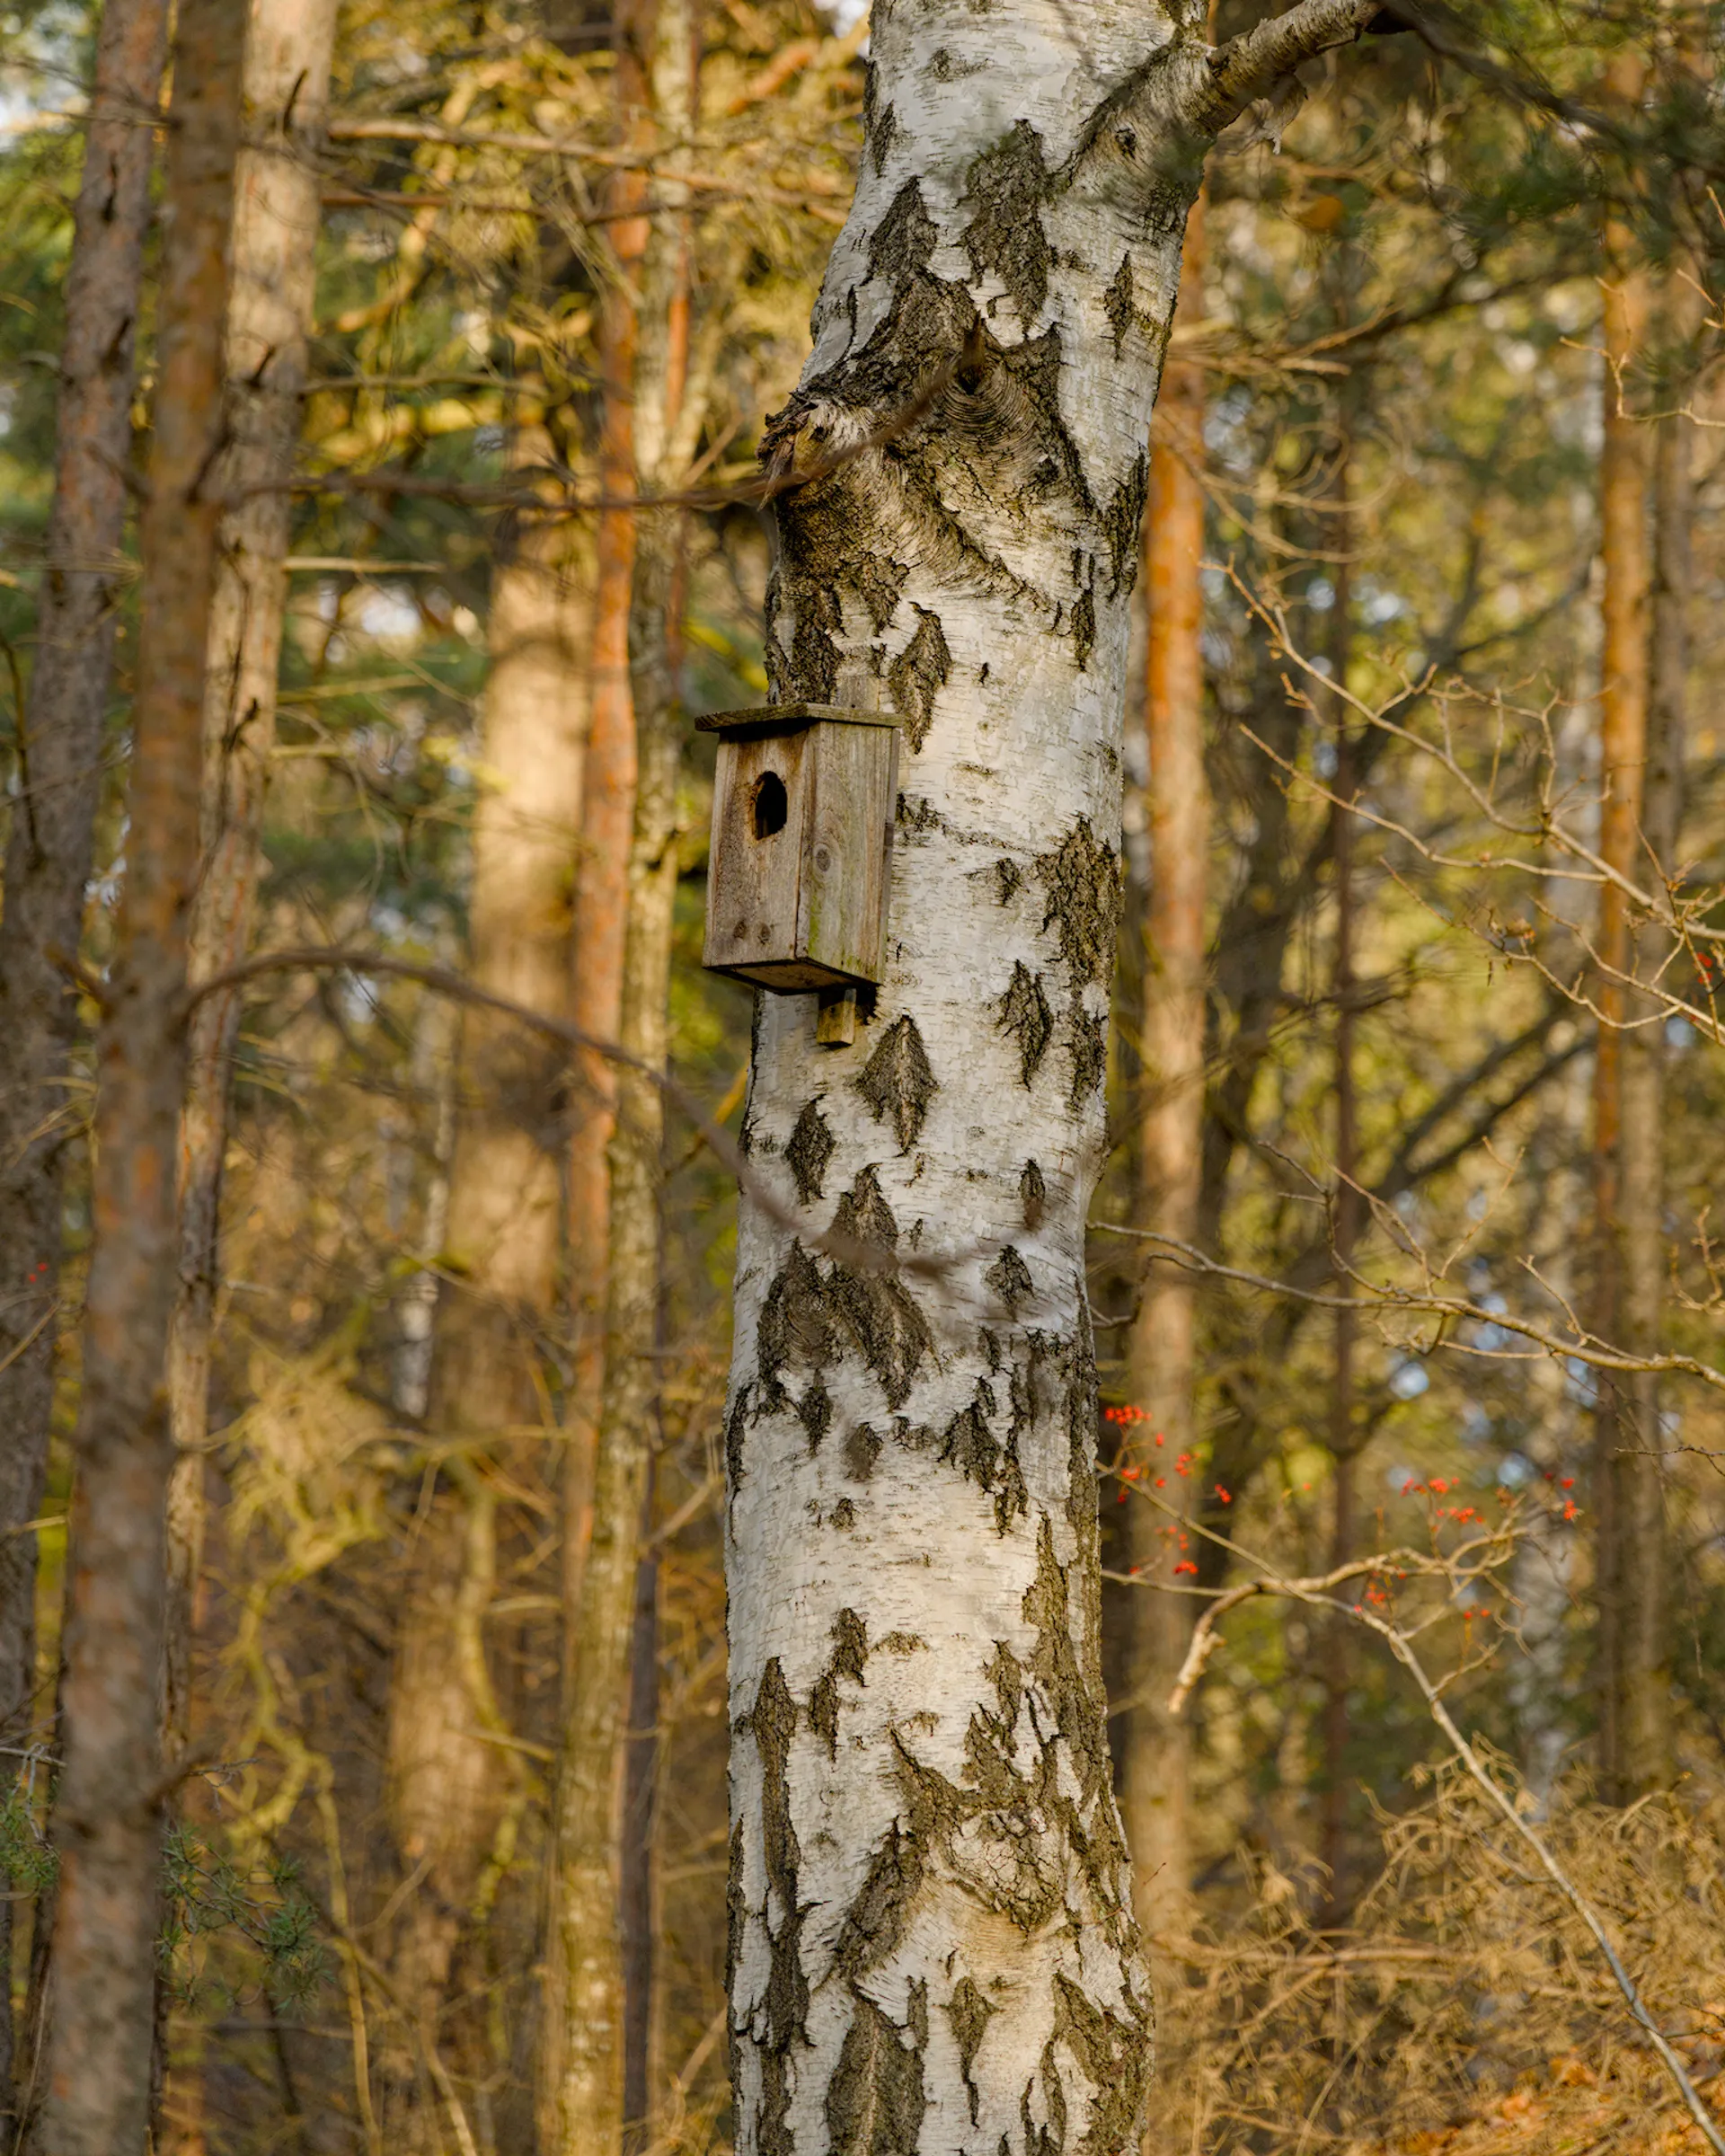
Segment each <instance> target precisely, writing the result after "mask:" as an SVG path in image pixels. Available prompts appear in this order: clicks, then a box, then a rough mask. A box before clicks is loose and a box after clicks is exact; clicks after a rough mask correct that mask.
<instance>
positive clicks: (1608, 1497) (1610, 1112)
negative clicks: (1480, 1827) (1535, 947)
mask: <svg viewBox="0 0 1725 2156" xmlns="http://www.w3.org/2000/svg"><path fill="white" fill-rule="evenodd" d="M1608 80H1609V84H1610V87H1611V89H1612V91H1613V92H1614V94H1615V95H1616V96H1617V97H1618V98H1619V99H1621V100H1622V101H1623V102H1624V103H1625V104H1628V105H1633V104H1635V103H1637V102H1639V100H1640V96H1641V83H1642V68H1641V61H1640V58H1639V57H1638V56H1636V55H1635V54H1633V53H1625V54H1624V55H1623V56H1621V57H1619V58H1618V59H1616V60H1614V62H1613V64H1612V66H1611V69H1610V71H1609V77H1608ZM1633 250H1634V239H1633V235H1632V234H1631V233H1629V232H1628V231H1627V230H1626V229H1625V228H1623V226H1621V225H1617V224H1616V223H1613V224H1612V225H1610V226H1609V227H1608V229H1607V232H1606V254H1607V261H1608V269H1607V279H1606V287H1605V294H1606V304H1605V347H1606V375H1605V446H1604V450H1603V452H1602V454H1601V457H1600V465H1599V514H1600V541H1599V543H1600V552H1601V557H1602V561H1603V567H1604V577H1605V585H1604V596H1603V602H1602V613H1603V623H1602V630H1603V636H1602V649H1601V654H1600V676H1601V678H1600V690H1599V785H1600V815H1599V851H1600V855H1601V858H1602V859H1603V860H1604V861H1605V862H1606V864H1607V865H1608V866H1609V867H1611V868H1614V869H1616V870H1620V871H1621V872H1623V874H1625V875H1628V876H1630V877H1632V878H1633V877H1635V876H1636V875H1637V874H1638V873H1639V872H1640V871H1641V869H1642V866H1643V864H1642V862H1641V795H1642V784H1643V778H1644V773H1645V764H1646V759H1647V670H1648V586H1649V563H1648V535H1647V482H1648V459H1647V448H1648V442H1649V435H1648V430H1647V429H1646V428H1645V426H1643V424H1642V423H1641V421H1640V420H1637V419H1636V418H1634V417H1633V415H1632V412H1631V411H1629V410H1628V408H1627V407H1628V387H1627V376H1628V375H1629V372H1630V370H1631V369H1632V367H1634V366H1635V365H1636V364H1637V363H1638V362H1639V361H1640V360H1641V358H1643V357H1644V352H1643V346H1644V343H1645V339H1646V333H1647V317H1648V288H1647V278H1646V273H1645V271H1644V270H1641V269H1640V268H1639V267H1638V266H1636V265H1635V263H1634V261H1633ZM1594 948H1595V950H1596V953H1597V959H1598V975H1597V990H1596V1001H1597V1005H1598V1011H1599V1022H1598V1045H1597V1049H1596V1052H1595V1064H1594V1126H1593V1154H1594V1212H1595V1219H1594V1261H1595V1278H1594V1288H1593V1295H1594V1314H1593V1328H1594V1330H1595V1331H1596V1332H1597V1333H1598V1334H1599V1335H1601V1336H1602V1337H1603V1338H1605V1339H1617V1337H1618V1335H1619V1331H1620V1329H1621V1327H1622V1324H1623V1318H1624V1314H1625V1313H1624V1309H1623V1295H1624V1277H1623V1276H1624V1251H1623V1227H1624V1224H1623V1216H1622V1211H1621V1206H1622V1200H1623V1188H1624V1185H1623V1157H1622V1143H1623V1043H1624V1038H1625V1036H1624V1033H1623V1022H1624V1020H1625V1018H1626V1017H1628V1016H1629V1015H1630V1014H1631V1013H1630V1004H1631V1000H1632V999H1631V995H1630V992H1629V990H1628V989H1627V988H1626V986H1625V985H1624V983H1625V979H1626V977H1627V976H1628V975H1629V973H1630V971H1631V968H1632V960H1633V950H1634V942H1633V937H1632V931H1631V923H1630V918H1629V912H1628V908H1627V906H1626V905H1625V903H1624V900H1623V895H1622V893H1621V892H1620V891H1619V890H1618V889H1617V888H1616V887H1615V886H1614V885H1613V884H1610V883H1606V884H1602V885H1601V886H1600V890H1599V915H1598V922H1597V928H1596V931H1595V939H1594ZM1598 1386H1599V1397H1598V1403H1597V1414H1596V1417H1595V1436H1594V1443H1595V1455H1594V1458H1595V1468H1594V1509H1595V1513H1596V1551H1597V1556H1596V1575H1597V1577H1596V1588H1595V1594H1596V1599H1597V1604H1598V1613H1599V1614H1598V1639H1597V1686H1598V1701H1599V1766H1600V1773H1601V1779H1602V1780H1603V1782H1604V1785H1605V1788H1606V1791H1607V1793H1608V1794H1610V1795H1612V1796H1614V1797H1622V1796H1626V1795H1628V1794H1629V1793H1630V1791H1631V1789H1632V1786H1633V1776H1632V1772H1631V1763H1630V1760H1629V1756H1628V1738H1627V1720H1626V1718H1628V1717H1630V1716H1632V1715H1633V1714H1635V1713H1636V1712H1637V1711H1638V1708H1637V1705H1636V1702H1635V1701H1633V1699H1632V1687H1633V1683H1634V1674H1633V1662H1632V1656H1631V1654H1630V1652H1629V1630H1630V1621H1629V1609H1628V1604H1629V1602H1630V1601H1631V1600H1632V1597H1633V1596H1634V1595H1635V1593H1636V1588H1635V1585H1634V1582H1633V1579H1632V1570H1633V1567H1634V1563H1635V1551H1634V1543H1633V1536H1632V1532H1631V1529H1632V1522H1631V1521H1630V1520H1626V1519H1625V1517H1624V1500H1625V1498H1628V1499H1629V1501H1630V1504H1631V1506H1633V1502H1634V1499H1633V1497H1632V1494H1631V1486H1632V1483H1633V1480H1634V1462H1633V1460H1632V1457H1631V1456H1630V1455H1631V1454H1632V1451H1633V1448H1634V1446H1635V1445H1636V1443H1637V1442H1638V1441H1637V1439H1636V1437H1635V1436H1634V1433H1633V1430H1632V1427H1631V1419H1630V1416H1631V1409H1630V1401H1629V1399H1628V1394H1627V1390H1626V1389H1625V1388H1623V1387H1621V1386H1620V1385H1619V1384H1618V1383H1617V1382H1616V1381H1615V1380H1614V1379H1613V1378H1611V1377H1609V1376H1608V1375H1605V1374H1601V1376H1600V1378H1599V1380H1598Z"/></svg>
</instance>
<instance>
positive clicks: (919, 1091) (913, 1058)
mask: <svg viewBox="0 0 1725 2156" xmlns="http://www.w3.org/2000/svg"><path fill="white" fill-rule="evenodd" d="M854 1084H855V1086H856V1090H857V1091H858V1092H859V1093H861V1094H862V1098H863V1099H864V1100H866V1101H867V1102H868V1104H869V1109H870V1112H871V1114H872V1115H873V1117H874V1119H875V1121H876V1122H877V1123H884V1122H890V1123H891V1125H892V1127H893V1131H894V1133H895V1135H897V1137H898V1150H899V1152H900V1153H908V1152H909V1151H910V1149H911V1147H912V1146H913V1145H914V1144H916V1139H917V1135H918V1134H919V1133H920V1132H921V1130H922V1127H923V1123H924V1118H926V1117H927V1114H928V1104H929V1102H930V1101H931V1100H933V1097H934V1095H935V1094H936V1092H938V1091H939V1090H940V1088H939V1085H938V1083H937V1082H936V1080H935V1076H934V1074H933V1071H932V1070H930V1068H929V1065H928V1051H927V1050H926V1049H925V1048H924V1046H923V1037H922V1035H921V1034H920V1033H919V1032H918V1031H917V1030H916V1020H915V1019H914V1018H912V1017H911V1015H910V1013H909V1012H906V1013H905V1014H904V1016H903V1017H901V1018H898V1019H895V1020H894V1021H893V1023H892V1024H891V1025H890V1026H889V1028H888V1029H887V1031H886V1033H885V1035H884V1037H883V1038H882V1039H881V1041H880V1046H879V1047H877V1048H876V1049H875V1051H874V1053H873V1055H872V1056H870V1058H869V1060H868V1062H867V1064H866V1065H864V1067H863V1069H862V1074H861V1075H860V1076H859V1077H858V1078H856V1079H855V1080H854Z"/></svg>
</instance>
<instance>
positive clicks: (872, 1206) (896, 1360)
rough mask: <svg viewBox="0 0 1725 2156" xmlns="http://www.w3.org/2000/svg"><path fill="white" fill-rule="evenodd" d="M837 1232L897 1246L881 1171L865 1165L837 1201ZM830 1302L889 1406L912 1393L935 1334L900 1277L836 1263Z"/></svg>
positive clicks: (890, 1247) (891, 1247) (899, 1403)
mask: <svg viewBox="0 0 1725 2156" xmlns="http://www.w3.org/2000/svg"><path fill="white" fill-rule="evenodd" d="M833 1233H834V1234H835V1235H845V1236H848V1237H850V1238H851V1239H852V1240H854V1241H857V1242H868V1243H874V1244H877V1245H878V1246H879V1247H880V1249H882V1250H896V1249H897V1248H898V1222H897V1221H896V1220H894V1218H893V1216H892V1208H891V1206H889V1205H888V1203H887V1201H886V1198H885V1197H883V1196H882V1194H881V1189H880V1172H879V1171H878V1170H876V1169H875V1168H873V1167H869V1168H865V1169H863V1170H862V1173H861V1174H860V1175H859V1176H858V1177H857V1179H856V1181H855V1182H854V1184H853V1185H852V1187H851V1188H850V1189H849V1190H847V1191H846V1192H845V1196H844V1197H842V1198H840V1200H839V1201H838V1209H837V1211H836V1213H835V1214H834V1215H833ZM831 1294H832V1302H833V1306H834V1308H835V1309H836V1311H837V1312H838V1313H839V1315H840V1317H841V1318H842V1319H843V1320H844V1321H845V1329H846V1330H847V1331H848V1332H849V1333H850V1336H851V1338H852V1339H853V1340H854V1341H855V1343H856V1346H857V1347H858V1348H859V1350H860V1351H861V1353H862V1359H863V1361H864V1362H865V1363H867V1365H868V1366H869V1368H870V1370H871V1372H872V1373H873V1374H874V1376H875V1378H876V1379H877V1380H878V1381H879V1383H880V1389H881V1391H882V1392H885V1394H886V1396H887V1404H888V1406H889V1407H893V1408H898V1407H902V1406H903V1405H904V1403H905V1401H907V1399H908V1398H909V1397H910V1389H911V1387H912V1385H913V1384H914V1383H916V1373H917V1371H918V1370H919V1369H920V1368H921V1367H922V1363H923V1357H924V1356H925V1355H927V1354H929V1353H930V1352H931V1351H932V1350H933V1345H934V1342H933V1335H932V1334H931V1333H930V1331H929V1330H928V1325H927V1322H926V1321H925V1320H924V1316H923V1313H922V1312H921V1311H920V1310H918V1308H917V1307H916V1303H915V1302H914V1301H913V1300H912V1299H911V1296H910V1294H909V1293H908V1291H907V1289H906V1287H905V1286H904V1284H903V1282H902V1281H899V1280H895V1279H892V1278H889V1277H887V1276H885V1275H883V1274H880V1273H876V1272H871V1271H869V1270H867V1269H866V1268H862V1267H856V1268H852V1267H849V1266H844V1265H835V1266H834V1268H833V1272H832V1284H831Z"/></svg>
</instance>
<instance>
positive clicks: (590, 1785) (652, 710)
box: [554, 0, 698, 2156]
mask: <svg viewBox="0 0 1725 2156" xmlns="http://www.w3.org/2000/svg"><path fill="white" fill-rule="evenodd" d="M630 32H631V36H632V43H633V49H634V53H635V56H636V57H635V65H636V66H639V67H641V70H642V75H643V78H644V86H645V88H646V90H647V92H648V93H649V95H650V100H651V108H652V112H653V118H654V125H655V130H656V132H657V133H658V134H659V136H662V137H663V138H664V141H665V142H666V144H667V145H671V144H677V143H682V142H686V141H687V139H688V137H689V136H690V134H691V133H692V131H693V126H692V123H693V112H692V99H691V81H690V74H691V56H692V53H693V49H694V30H693V15H692V11H691V8H690V5H689V4H688V0H657V4H655V5H654V6H653V7H652V8H651V9H650V10H642V11H641V13H640V14H638V15H637V16H636V17H635V18H634V19H633V21H632V24H631V25H630ZM667 167H668V171H667V172H665V173H661V175H660V177H659V181H658V182H657V183H656V190H655V191H656V193H658V195H659V198H660V199H661V200H663V201H668V203H669V204H670V206H671V207H672V208H675V206H676V197H675V194H674V192H673V191H672V190H674V188H675V181H673V180H671V179H670V178H669V177H668V172H674V170H675V158H674V157H668V160H667ZM640 290H641V309H640V314H639V317H638V322H637V335H636V345H635V350H634V354H633V362H634V364H633V376H632V381H633V393H632V413H633V421H634V428H633V450H634V455H635V459H636V467H635V472H632V473H631V479H630V488H631V490H633V489H634V487H635V486H637V485H640V486H641V487H642V488H649V487H653V488H662V487H664V486H665V484H666V483H667V482H668V481H669V480H670V479H671V478H672V476H673V475H674V473H676V472H677V470H678V469H679V468H680V467H681V465H683V464H686V462H687V459H688V455H689V453H690V451H691V450H692V447H693V438H692V437H693V429H694V423H695V420H696V418H697V417H698V415H694V414H692V413H690V412H688V411H682V410H679V408H678V407H679V402H680V398H681V392H682V384H683V382H684V379H685V376H686V357H687V349H686V340H687V333H688V311H687V306H686V300H685V297H684V295H685V293H686V260H685V255H684V249H683V241H682V234H681V231H680V229H679V226H678V225H677V221H676V219H675V218H674V217H663V216H662V217H661V218H659V220H657V221H656V223H655V225H654V227H653V231H652V234H651V237H650V241H649V243H648V244H647V245H646V246H645V248H644V249H643V251H642V254H641V270H640ZM636 473H639V478H637V477H636ZM677 547H678V534H677V524H676V521H675V519H673V518H670V517H654V518H652V519H650V520H643V523H642V526H641V530H640V532H639V535H638V537H637V541H636V546H635V554H634V562H633V570H634V574H633V587H632V607H631V619H630V638H629V641H630V653H629V656H630V660H631V672H630V702H631V706H632V711H633V714H634V731H635V739H636V744H637V755H636V787H635V801H634V820H633V831H632V841H631V845H630V850H629V854H628V863H627V865H628V884H627V888H626V893H625V899H626V923H627V927H626V937H625V946H624V972H623V983H622V1003H621V1009H620V1012H619V1019H618V1032H619V1038H620V1039H621V1041H622V1044H623V1046H624V1047H625V1048H627V1049H628V1050H629V1051H630V1053H631V1054H632V1056H637V1057H639V1058H640V1059H641V1062H642V1063H643V1064H645V1065H647V1066H648V1068H649V1069H650V1070H655V1071H658V1070H663V1068H664V1067H665V1064H666V1058H667V1053H668V994H669V986H670V962H671V929H672V917H673V912H674V908H675V904H676V897H677V865H678V846H677V837H678V830H677V773H678V767H679V764H680V761H681V739H682V726H681V713H680V711H679V709H678V706H677V694H676V687H675V683H674V680H673V678H672V675H671V670H670V666H669V663H668V633H667V623H668V614H669V608H670V602H671V598H672V594H673V591H674V589H675V588H676V581H677V579H676V569H677ZM615 1100H616V1121H615V1130H614V1133H613V1136H612V1141H611V1146H610V1153H609V1162H608V1168H609V1173H608V1179H607V1180H608V1183H609V1207H608V1217H609V1233H608V1236H607V1239H606V1240H607V1244H608V1251H607V1258H608V1277H607V1282H606V1326H605V1347H604V1384H603V1391H602V1394H601V1402H600V1413H599V1425H598V1433H597V1456H596V1461H595V1472H594V1479H593V1485H592V1488H593V1505H592V1515H591V1530H590V1541H589V1543H588V1551H587V1556H586V1561H585V1565H584V1567H583V1568H582V1572H581V1576H580V1596H579V1603H578V1604H576V1605H575V1612H574V1614H575V1630H574V1646H575V1649H576V1652H575V1658H574V1661H573V1667H572V1677H571V1688H570V1695H569V1710H568V1713H567V1715H566V1717H565V1722H564V1728H563V1736H562V1757H561V1760H560V1762H559V1777H558V1786H559V1803H558V1822H557V1878H556V1883H555V1905H556V1925H557V1930H556V1938H555V1941H554V1950H555V1951H556V1953H557V1954H558V1956H559V1957H560V1961H561V1973H562V1984H563V1985H564V1987H565V1988H564V1993H563V1997H564V2002H565V2004H564V2021H563V2030H562V2057H561V2060H560V2062H559V2080H558V2090H559V2099H558V2111H557V2139H556V2141H555V2143H554V2146H555V2148H556V2149H557V2150H558V2151H559V2152H564V2156H576V2152H578V2151H579V2152H580V2156H588V2152H595V2156H608V2152H614V2151H616V2150H618V2149H620V2148H621V2147H622V2146H623V2143H624V2127H625V2123H629V2124H634V2123H637V2122H636V2121H634V2120H633V2119H632V2117H631V2115H630V2114H629V2113H628V2110H627V2107H626V2086H625V2081H626V2077H625V2064H626V2057H627V2053H628V2048H629V2047H628V2044H627V2037H626V2022H627V2012H626V2009H627V2006H628V2003H629V2001H628V1987H627V1984H626V1982H625V1969H624V1951H623V1948H624V1930H623V1925H622V1923H621V1922H620V1908H619V1898H620V1888H621V1887H622V1886H623V1884H624V1878H625V1876H626V1872H625V1865H624V1831H625V1830H624V1820H623V1818H622V1817H620V1816H619V1808H618V1783H619V1772H618V1770H619V1747H620V1745H621V1743H622V1739H623V1736H624V1729H625V1727H626V1726H627V1722H628V1719H629V1703H630V1698H631V1677H630V1663H631V1646H632V1639H633V1638H638V1637H639V1629H640V1621H641V1620H640V1613H639V1601H638V1596H639V1594H640V1592H641V1589H642V1586H643V1584H645V1585H646V1586H649V1587H650V1586H651V1582H650V1580H649V1581H648V1582H646V1583H643V1582H642V1580H641V1524H642V1521H643V1518H644V1516H645V1511H644V1508H645V1505H646V1492H647V1489H648V1487H649V1483H650V1472H651V1457H652V1450H651V1448H652V1445H653V1438H654V1432H655V1430H656V1428H657V1426H658V1419H659V1361H658V1354H657V1349H658V1346H659V1298H660V1279H661V1269H662V1233H663V1222H662V1218H661V1215H660V1210H659V1206H660V1192H659V1184H660V1176H661V1159H662V1152H663V1143H664V1109H663V1101H662V1098H661V1095H660V1092H659V1088H658V1087H657V1086H656V1085H655V1084H654V1083H653V1082H652V1081H651V1080H650V1078H649V1077H648V1076H647V1075H646V1074H645V1073H644V1072H641V1071H640V1070H636V1069H624V1070H621V1071H619V1073H618V1074H617V1076H616V1079H615ZM637 1696H639V1695H638V1694H637ZM634 1749H635V1748H634V1747H632V1750H634ZM641 1824H642V1825H645V1824H646V1822H644V1821H643V1822H641ZM635 1855H636V1857H637V1859H638V1860H639V1862H640V1866H641V1871H642V1872H648V1871H650V1850H649V1849H648V1848H646V1847H644V1846H641V1845H637V1847H636V1850H635ZM638 1876H639V1875H638ZM635 1898H636V1900H637V1902H638V1901H639V1899H640V1896H639V1894H637V1895H636V1897H635ZM637 1987H638V1988H637V1998H638V1999H639V1972H638V1975H637Z"/></svg>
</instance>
